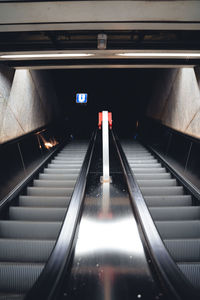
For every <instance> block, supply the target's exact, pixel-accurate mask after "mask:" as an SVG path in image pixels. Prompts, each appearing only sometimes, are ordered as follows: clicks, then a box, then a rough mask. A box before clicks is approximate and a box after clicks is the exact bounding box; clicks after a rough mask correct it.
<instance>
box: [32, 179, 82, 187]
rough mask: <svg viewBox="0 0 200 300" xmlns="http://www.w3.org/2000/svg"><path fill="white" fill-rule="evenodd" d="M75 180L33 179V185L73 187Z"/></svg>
mask: <svg viewBox="0 0 200 300" xmlns="http://www.w3.org/2000/svg"><path fill="white" fill-rule="evenodd" d="M75 183H76V180H67V181H66V180H40V179H39V180H38V179H35V180H34V181H33V185H34V187H52V188H60V187H61V188H74V185H75Z"/></svg>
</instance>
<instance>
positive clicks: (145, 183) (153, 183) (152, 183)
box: [137, 179, 177, 187]
mask: <svg viewBox="0 0 200 300" xmlns="http://www.w3.org/2000/svg"><path fill="white" fill-rule="evenodd" d="M137 182H138V184H139V186H140V187H165V186H176V185H177V182H176V180H175V179H168V180H167V179H166V180H164V179H158V180H153V179H152V180H138V181H137Z"/></svg>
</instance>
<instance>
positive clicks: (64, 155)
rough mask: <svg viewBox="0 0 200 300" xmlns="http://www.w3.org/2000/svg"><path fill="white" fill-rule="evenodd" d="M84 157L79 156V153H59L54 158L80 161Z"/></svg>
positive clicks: (82, 155)
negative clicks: (78, 159)
mask: <svg viewBox="0 0 200 300" xmlns="http://www.w3.org/2000/svg"><path fill="white" fill-rule="evenodd" d="M84 156H85V153H84V154H80V153H74V152H72V153H60V154H58V155H57V156H56V158H67V157H68V158H69V157H70V158H73V159H76V158H80V159H82V160H83V159H84Z"/></svg>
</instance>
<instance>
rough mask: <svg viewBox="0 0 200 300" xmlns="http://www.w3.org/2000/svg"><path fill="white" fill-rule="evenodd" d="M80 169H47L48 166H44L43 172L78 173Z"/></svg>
mask: <svg viewBox="0 0 200 300" xmlns="http://www.w3.org/2000/svg"><path fill="white" fill-rule="evenodd" d="M79 172H80V170H79V169H75V168H74V169H49V168H44V173H45V174H60V175H61V174H65V175H66V174H73V175H77V176H78V174H79Z"/></svg>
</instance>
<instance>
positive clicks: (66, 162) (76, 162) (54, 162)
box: [48, 160, 82, 168]
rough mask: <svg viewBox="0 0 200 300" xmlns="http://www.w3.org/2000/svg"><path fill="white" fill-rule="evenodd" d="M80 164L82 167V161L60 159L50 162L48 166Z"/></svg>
mask: <svg viewBox="0 0 200 300" xmlns="http://www.w3.org/2000/svg"><path fill="white" fill-rule="evenodd" d="M60 165H61V166H62V165H65V166H78V167H81V166H82V161H73V162H72V161H71V160H69V161H62V160H58V161H51V163H49V164H48V167H50V168H51V167H55V166H60Z"/></svg>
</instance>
